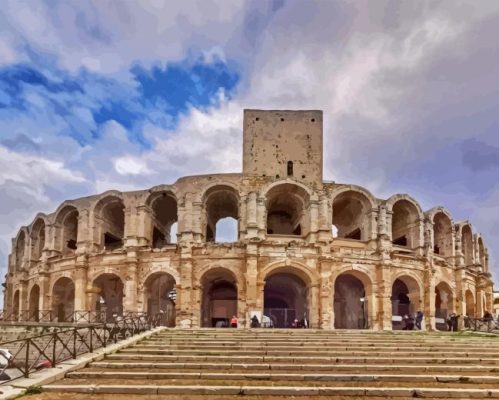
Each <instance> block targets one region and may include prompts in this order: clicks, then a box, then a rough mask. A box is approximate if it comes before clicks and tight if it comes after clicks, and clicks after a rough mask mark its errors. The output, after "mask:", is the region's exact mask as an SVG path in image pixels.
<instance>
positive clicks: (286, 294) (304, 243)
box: [4, 110, 493, 331]
mask: <svg viewBox="0 0 499 400" xmlns="http://www.w3.org/2000/svg"><path fill="white" fill-rule="evenodd" d="M227 218H231V219H233V221H236V222H235V224H236V226H237V237H236V238H234V240H233V241H232V242H227V241H225V242H224V241H220V240H219V237H220V232H219V230H220V226H219V224H218V222H220V221H221V220H224V219H227ZM489 271H490V268H489V261H488V254H487V248H486V246H485V241H484V239H483V238H482V236H481V235H480V234H479V233H478V232H476V231H475V229H474V228H473V226H472V224H471V223H470V222H468V221H454V220H453V218H452V215H451V213H450V212H449V211H448V210H447V209H446V208H445V207H441V206H438V207H434V208H432V209H430V210H426V211H424V210H422V209H421V207H420V205H419V204H418V202H417V200H416V199H413V198H412V197H411V196H410V195H407V194H394V195H393V196H391V197H390V198H388V199H379V198H377V197H376V196H375V195H374V194H372V193H370V192H369V191H368V190H367V189H365V188H362V187H359V186H357V185H355V184H349V183H337V182H330V181H324V180H323V126H322V111H289V110H286V111H278V110H272V111H267V110H244V126H243V170H242V173H228V174H211V173H210V174H207V175H199V176H187V177H182V178H180V179H178V180H177V181H176V182H175V183H172V184H162V185H159V186H155V187H152V188H150V189H144V190H137V191H129V192H120V191H115V190H113V191H107V192H105V193H102V194H98V195H92V196H88V197H84V198H79V199H74V200H67V201H64V202H63V203H62V204H61V205H60V206H59V207H58V208H57V210H55V211H54V212H52V213H50V214H43V213H39V214H38V215H36V217H35V218H34V220H33V221H32V222H31V223H30V224H29V225H28V226H23V227H21V228H20V229H19V231H18V233H17V235H16V237H15V238H14V239H13V240H12V252H11V254H10V256H9V261H8V273H7V275H6V283H5V291H4V305H5V306H4V307H5V311H4V315H10V316H11V317H12V319H14V320H17V321H39V322H43V321H52V322H65V321H66V322H77V321H78V320H79V319H81V318H87V319H89V320H90V319H96V318H106V319H108V320H109V319H112V318H114V317H115V316H116V315H126V314H127V313H140V312H146V313H148V314H157V313H162V314H163V315H164V320H165V324H166V325H167V326H170V327H174V326H176V327H178V328H203V327H215V326H217V327H220V326H224V325H226V324H227V322H228V321H229V320H230V319H231V317H232V316H233V315H237V317H238V318H239V326H240V327H241V328H243V327H246V328H247V327H249V326H250V318H251V317H252V316H254V315H256V316H257V318H259V320H262V317H263V316H264V315H265V316H268V317H269V319H270V320H271V321H272V324H273V325H274V327H276V328H289V327H290V326H291V324H292V323H293V321H295V320H297V319H298V320H307V321H308V323H309V326H310V327H311V328H315V329H321V330H334V329H369V330H374V331H376V330H392V329H393V330H398V329H400V328H401V320H402V316H403V315H405V314H408V313H415V312H417V311H422V312H423V314H424V320H423V324H424V326H423V329H426V330H445V328H446V325H445V318H446V317H447V316H448V315H449V314H450V313H453V312H455V313H457V314H460V315H469V316H473V317H481V316H482V315H483V314H484V312H485V311H487V310H492V302H493V296H492V286H493V282H492V279H491V274H490V272H489Z"/></svg>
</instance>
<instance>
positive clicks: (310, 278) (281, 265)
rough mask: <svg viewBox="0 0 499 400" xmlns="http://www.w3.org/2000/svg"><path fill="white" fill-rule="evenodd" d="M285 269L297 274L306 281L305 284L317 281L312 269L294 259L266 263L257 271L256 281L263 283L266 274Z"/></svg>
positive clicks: (315, 283)
mask: <svg viewBox="0 0 499 400" xmlns="http://www.w3.org/2000/svg"><path fill="white" fill-rule="evenodd" d="M286 271H292V272H293V273H294V274H295V275H297V276H298V277H300V279H302V280H303V281H304V282H305V283H307V285H310V286H314V285H317V284H318V282H319V276H318V275H317V273H316V272H315V271H314V270H312V269H310V268H309V267H307V265H305V264H303V263H301V262H298V261H296V260H293V261H289V260H287V261H275V262H272V263H269V264H267V265H266V266H265V267H263V268H262V269H261V270H260V271H259V273H258V282H260V283H262V284H263V282H264V281H265V279H266V278H267V277H268V276H271V275H273V274H276V273H279V272H286Z"/></svg>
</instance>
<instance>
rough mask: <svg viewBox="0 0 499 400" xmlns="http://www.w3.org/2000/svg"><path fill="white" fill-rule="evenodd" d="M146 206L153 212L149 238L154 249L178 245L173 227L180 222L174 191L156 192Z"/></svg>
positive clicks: (148, 199)
mask: <svg viewBox="0 0 499 400" xmlns="http://www.w3.org/2000/svg"><path fill="white" fill-rule="evenodd" d="M146 205H148V206H149V208H150V210H151V222H150V227H149V229H148V237H149V240H150V243H151V247H153V248H161V247H163V246H164V245H166V244H171V243H176V242H177V240H176V237H173V236H172V233H173V232H172V227H173V225H174V224H176V223H177V222H178V202H177V198H176V196H175V194H174V193H173V192H172V191H167V190H163V191H155V192H153V193H151V194H150V195H149V197H148V198H147V200H146Z"/></svg>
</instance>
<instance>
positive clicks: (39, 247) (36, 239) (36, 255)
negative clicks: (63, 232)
mask: <svg viewBox="0 0 499 400" xmlns="http://www.w3.org/2000/svg"><path fill="white" fill-rule="evenodd" d="M44 247H45V222H44V221H43V219H41V218H39V219H37V220H36V222H35V223H34V225H33V228H32V230H31V259H32V260H34V261H38V260H39V259H40V257H41V256H42V251H43V248H44Z"/></svg>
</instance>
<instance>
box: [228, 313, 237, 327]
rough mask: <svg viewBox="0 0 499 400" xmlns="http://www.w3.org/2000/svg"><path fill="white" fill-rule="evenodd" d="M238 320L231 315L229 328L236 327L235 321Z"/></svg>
mask: <svg viewBox="0 0 499 400" xmlns="http://www.w3.org/2000/svg"><path fill="white" fill-rule="evenodd" d="M238 322H239V321H238V318H237V317H236V316H235V315H233V316H232V318H231V320H230V327H231V328H237V323H238Z"/></svg>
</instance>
